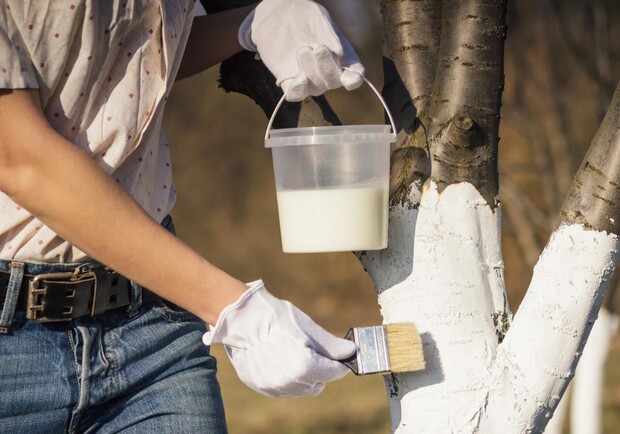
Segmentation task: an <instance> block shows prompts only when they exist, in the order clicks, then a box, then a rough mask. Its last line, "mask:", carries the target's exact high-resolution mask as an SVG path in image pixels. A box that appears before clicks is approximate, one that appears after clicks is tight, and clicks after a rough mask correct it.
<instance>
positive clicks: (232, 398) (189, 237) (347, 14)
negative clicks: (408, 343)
mask: <svg viewBox="0 0 620 434" xmlns="http://www.w3.org/2000/svg"><path fill="white" fill-rule="evenodd" d="M320 3H323V4H324V5H325V6H326V7H327V8H328V9H329V10H330V12H331V13H332V15H333V16H334V18H335V19H336V21H337V22H338V23H339V24H340V25H341V27H342V28H343V31H344V32H345V34H347V35H348V36H349V37H350V39H351V42H352V43H353V45H354V46H355V48H356V50H357V51H358V54H359V55H360V57H361V59H362V61H363V63H364V65H365V66H366V68H367V71H368V73H367V77H368V78H369V79H370V80H371V81H372V82H373V83H375V84H376V85H378V86H380V84H381V83H382V60H381V36H380V35H381V19H380V6H379V1H378V0H377V1H362V0H331V1H327V0H325V1H320ZM619 18H620V4H618V2H615V1H612V0H575V1H572V2H561V1H559V0H520V1H512V2H510V1H509V10H508V29H509V30H508V38H507V41H506V51H505V64H506V70H505V71H506V88H505V92H504V97H503V108H502V123H501V137H502V141H501V147H500V174H501V177H500V179H501V185H500V199H501V200H502V201H503V204H504V206H503V210H504V216H505V217H506V218H505V219H504V225H503V240H502V243H503V255H504V261H505V263H506V284H507V287H508V291H509V297H510V304H511V307H512V310H513V311H516V309H517V307H518V304H519V301H520V299H521V297H522V295H523V293H524V291H525V289H526V288H527V285H528V283H529V281H530V278H531V273H532V266H533V264H534V263H535V261H536V259H537V258H538V255H539V254H540V252H541V250H542V247H543V246H544V243H545V242H546V240H547V239H548V235H549V233H550V231H551V229H552V225H553V221H554V218H555V216H556V215H557V212H558V209H559V206H560V204H561V202H562V200H563V198H564V195H565V193H566V190H567V188H568V186H569V184H570V180H571V179H572V177H573V175H574V173H575V171H576V169H577V167H578V165H579V164H580V162H581V160H582V158H583V155H584V153H585V151H586V149H587V147H588V145H589V142H590V140H591V139H592V137H593V136H594V133H595V131H596V129H597V128H598V125H599V124H600V121H601V119H602V116H603V115H604V113H605V110H606V108H607V105H608V103H609V100H610V98H611V95H612V93H613V90H614V87H615V84H616V82H617V81H618V78H619V77H620V35H619V33H620V27H619V26H615V25H614V23H616V21H618V19H619ZM205 43H210V41H206V42H205ZM216 69H217V68H214V69H213V70H211V71H208V72H207V73H204V74H202V75H200V76H197V77H193V78H190V79H186V80H183V81H180V82H178V83H177V85H176V89H175V90H174V91H173V93H172V95H171V97H170V100H169V103H168V110H167V115H166V124H165V126H166V129H167V131H168V135H169V139H170V143H171V148H172V152H173V160H174V171H175V174H176V175H175V182H176V188H177V190H178V192H179V199H178V202H177V206H176V209H175V211H174V214H173V215H174V217H175V221H176V225H177V229H178V233H179V236H180V237H181V238H183V239H184V240H186V241H187V242H188V243H189V244H191V245H192V246H193V247H195V248H196V249H197V250H198V251H200V252H201V253H202V254H204V255H205V257H206V258H208V259H209V260H210V261H212V262H213V263H215V264H216V265H218V266H220V267H222V268H223V269H225V270H226V271H228V272H230V273H232V274H233V275H236V276H238V277H239V278H242V279H245V280H247V281H249V280H252V279H255V278H259V277H261V278H263V279H264V280H265V281H266V282H267V285H268V287H269V288H270V290H271V291H272V292H274V293H275V294H276V295H277V296H279V297H284V298H288V299H290V300H291V301H293V302H294V303H296V304H298V305H299V306H300V307H302V308H303V309H304V310H306V311H307V312H308V313H309V314H310V315H311V316H312V317H313V318H315V320H317V322H319V323H321V324H322V325H323V326H325V327H326V328H328V329H329V330H330V331H332V332H334V333H335V334H340V335H343V334H344V333H345V332H346V330H347V329H348V327H351V326H360V325H370V324H378V323H380V322H381V315H380V312H379V308H378V304H377V299H376V293H375V290H374V288H373V285H372V282H371V281H370V279H369V278H368V276H367V275H366V274H365V272H364V270H363V268H362V266H361V264H360V263H359V261H358V260H357V259H356V258H355V257H354V255H352V254H350V253H329V254H325V253H324V254H304V255H285V254H283V253H282V251H281V245H280V239H279V228H278V220H277V208H276V202H275V187H274V184H273V173H272V166H271V155H270V153H269V151H268V150H266V149H265V148H264V146H263V145H264V143H263V136H264V132H265V128H266V125H267V119H266V117H265V115H264V113H263V112H262V111H261V110H260V108H259V107H258V106H256V104H255V103H254V102H253V101H251V100H250V99H248V98H247V97H244V96H240V95H237V94H233V93H224V92H223V91H222V90H221V89H219V88H218V82H217V80H218V71H217V70H216ZM328 99H329V101H330V104H331V105H332V107H333V108H334V110H335V111H336V113H337V114H338V116H339V117H340V119H341V120H342V121H343V122H344V123H352V124H353V123H358V124H362V123H380V122H382V121H383V115H382V108H381V106H380V104H379V103H378V102H377V101H376V97H374V95H373V94H372V93H371V92H370V90H368V89H364V88H360V89H359V90H357V91H355V92H350V93H349V92H345V91H334V92H331V93H330V94H329V95H328ZM613 294H615V291H613V290H612V291H610V295H612V296H611V297H609V298H608V307H609V309H611V310H612V311H613V312H617V308H616V307H615V306H614V305H615V304H616V303H618V301H617V300H615V299H616V298H617V297H613ZM216 351H217V350H216ZM217 355H218V356H219V359H220V370H221V371H220V381H221V382H222V387H223V394H224V400H225V403H226V409H227V415H228V420H229V426H230V431H231V433H232V434H237V433H244V434H245V433H249V434H253V433H256V434H261V433H318V432H320V433H326V434H328V433H385V432H389V415H388V410H387V400H386V397H385V392H384V385H383V381H382V379H381V378H379V377H368V378H365V377H363V378H355V377H353V376H348V377H347V378H346V379H345V380H343V381H341V382H338V383H335V384H332V385H329V386H328V387H327V389H326V390H325V392H324V393H323V394H322V395H321V396H319V397H318V398H302V399H289V400H274V399H269V398H265V397H262V396H260V395H258V394H256V393H255V392H253V391H251V390H249V389H247V388H246V387H245V386H243V385H242V384H241V383H240V382H239V381H238V380H237V379H236V376H235V374H234V372H233V371H232V370H231V368H230V365H229V363H228V360H226V357H225V356H224V355H223V353H221V352H219V351H218V352H217ZM603 402H604V413H603V432H605V433H614V432H618V431H619V430H620V341H619V340H618V339H615V340H614V341H613V343H612V347H611V352H610V356H609V359H608V363H607V365H606V387H605V395H604V401H603ZM567 432H568V431H567Z"/></svg>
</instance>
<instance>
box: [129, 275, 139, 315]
mask: <svg viewBox="0 0 620 434" xmlns="http://www.w3.org/2000/svg"><path fill="white" fill-rule="evenodd" d="M140 306H142V287H141V286H140V285H138V284H137V283H136V282H134V281H133V280H132V281H131V297H130V300H129V306H127V315H129V317H130V318H131V317H132V316H135V315H136V314H137V313H138V311H139V310H140Z"/></svg>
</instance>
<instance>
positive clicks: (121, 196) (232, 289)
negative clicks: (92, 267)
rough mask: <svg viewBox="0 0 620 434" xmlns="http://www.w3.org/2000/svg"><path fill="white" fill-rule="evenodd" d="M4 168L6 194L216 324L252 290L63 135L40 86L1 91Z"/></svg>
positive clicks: (0, 180) (0, 169)
mask: <svg viewBox="0 0 620 434" xmlns="http://www.w3.org/2000/svg"><path fill="white" fill-rule="evenodd" d="M52 155H53V156H54V157H53V158H52V157H50V156H52ZM0 173H2V176H0V191H2V192H4V193H5V194H7V195H8V196H9V197H10V198H11V199H13V200H14V201H15V202H16V203H18V204H19V205H20V206H22V207H24V208H25V209H27V210H29V211H30V212H31V213H32V214H33V215H35V216H36V217H37V218H39V219H40V220H41V221H42V222H43V223H45V224H46V225H48V226H49V227H51V228H52V229H53V230H54V231H56V232H57V233H58V234H59V235H60V236H61V237H63V238H64V239H65V240H67V241H69V242H70V243H72V244H74V245H75V246H77V247H78V248H80V249H81V250H83V251H84V252H86V253H87V254H88V255H90V256H92V257H93V258H95V259H96V260H98V261H100V262H102V263H104V264H106V265H108V266H109V267H111V268H113V269H114V270H116V271H117V272H119V273H121V274H123V275H124V276H126V277H128V278H130V279H132V280H134V281H136V282H138V283H140V284H141V285H143V286H145V287H147V288H149V289H151V290H152V291H154V292H155V293H157V294H159V295H161V296H162V297H164V298H166V299H169V300H170V301H172V302H173V303H175V304H178V305H179V306H181V307H184V308H186V309H188V310H190V311H192V312H193V313H195V314H196V315H198V316H199V317H200V318H202V319H203V320H204V321H206V322H208V323H211V324H214V323H215V322H216V320H217V318H218V316H219V313H220V311H221V310H222V309H223V308H224V307H225V306H227V305H228V304H230V303H232V302H233V301H235V300H236V299H237V298H238V297H239V296H240V294H241V293H242V292H243V291H244V290H245V289H246V287H245V285H244V284H243V283H242V282H240V281H238V280H237V279H234V278H233V277H231V276H229V275H228V274H226V273H225V272H223V271H222V270H220V269H218V268H216V267H215V266H213V265H212V264H210V263H209V262H207V261H206V260H205V259H204V258H202V257H201V256H200V255H198V254H197V253H196V252H194V251H193V250H191V249H190V248H189V247H188V246H186V245H185V244H184V243H182V242H181V241H180V240H178V239H177V238H176V237H174V236H173V235H171V234H169V233H168V232H167V231H166V230H165V229H163V228H162V227H160V226H159V225H158V224H157V223H156V222H154V221H153V220H152V219H151V218H150V217H149V216H148V214H146V212H144V211H143V210H142V208H141V207H140V206H139V205H138V204H137V203H136V202H135V201H134V200H133V199H132V198H131V197H130V196H129V195H128V194H127V193H126V192H125V191H124V190H123V189H122V188H121V187H120V186H119V185H118V184H117V183H116V182H114V181H113V180H112V179H111V178H110V177H109V176H108V175H107V174H106V173H105V172H104V171H103V170H101V169H100V168H99V166H97V165H96V164H95V163H94V162H93V161H92V160H91V159H90V158H88V156H87V155H85V154H84V153H83V152H82V151H81V150H80V149H79V148H77V147H76V146H75V145H73V144H72V143H71V142H69V141H68V140H66V139H65V138H64V137H62V136H61V135H59V134H58V133H57V132H56V131H55V130H54V129H53V128H52V127H51V126H50V125H49V124H48V122H47V120H46V119H45V117H44V115H43V113H42V112H41V109H40V105H39V96H38V92H37V91H36V90H14V91H7V90H0Z"/></svg>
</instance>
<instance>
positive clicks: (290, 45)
mask: <svg viewBox="0 0 620 434" xmlns="http://www.w3.org/2000/svg"><path fill="white" fill-rule="evenodd" d="M239 43H240V44H241V46H242V47H243V48H245V49H246V50H249V51H255V52H258V54H259V55H260V58H261V59H262V60H263V62H264V63H265V65H266V66H267V68H269V70H270V71H271V73H272V74H273V75H274V76H275V77H276V84H277V85H278V86H281V87H282V90H283V91H284V94H285V95H286V99H287V100H288V101H301V100H303V99H304V98H306V97H307V96H309V95H312V96H316V95H322V94H323V93H325V92H326V91H327V90H330V89H336V88H338V87H340V86H344V87H345V88H346V89H348V90H352V89H355V88H357V87H359V86H360V85H361V84H362V83H363V79H362V76H363V75H364V67H363V66H362V64H361V63H360V60H359V58H358V57H357V54H355V51H354V50H353V47H352V46H351V44H350V43H349V41H348V40H347V39H346V38H345V37H344V36H343V35H342V33H341V32H340V30H339V29H338V27H337V26H336V24H335V23H334V22H333V21H332V20H331V18H330V16H329V13H328V12H327V11H326V10H325V8H324V7H323V6H321V5H319V4H318V3H316V2H314V1H312V0H263V1H262V2H261V3H260V4H259V5H258V6H257V7H256V8H255V9H254V10H253V11H252V12H251V13H250V14H249V15H248V16H247V17H246V18H245V20H244V21H243V24H241V27H240V28H239ZM343 67H347V68H349V69H351V70H352V71H347V70H343V69H342V68H343Z"/></svg>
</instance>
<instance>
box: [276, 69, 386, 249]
mask: <svg viewBox="0 0 620 434" xmlns="http://www.w3.org/2000/svg"><path fill="white" fill-rule="evenodd" d="M364 80H365V81H366V83H367V84H368V85H369V86H370V87H371V88H372V90H373V91H374V92H375V94H376V95H377V96H378V97H379V100H380V101H381V102H382V104H383V106H384V108H385V110H386V112H387V114H388V117H389V118H390V122H391V124H392V125H391V126H390V125H348V126H329V127H308V128H286V129H278V130H272V129H271V125H272V124H273V120H274V117H275V115H276V113H277V111H278V109H279V108H280V106H281V105H282V103H283V102H284V97H282V99H281V100H280V102H279V103H278V105H277V106H276V108H275V110H274V112H273V115H272V117H271V119H270V121H269V125H268V126H267V132H266V134H265V146H266V147H268V148H271V151H272V157H273V167H274V175H275V184H276V195H277V203H278V216H279V221H280V235H281V238H282V250H283V251H284V252H286V253H311V252H339V251H356V250H379V249H384V248H385V247H387V226H388V199H389V198H388V196H389V194H388V191H389V172H390V143H392V142H394V141H395V140H396V134H395V131H396V128H395V126H394V121H393V119H392V116H391V114H390V112H389V110H388V108H387V105H386V104H385V101H384V100H383V98H382V97H381V94H380V93H379V91H377V89H376V88H375V87H374V86H373V85H372V84H371V83H370V82H369V81H368V80H366V78H364ZM390 129H391V130H392V131H390Z"/></svg>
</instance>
